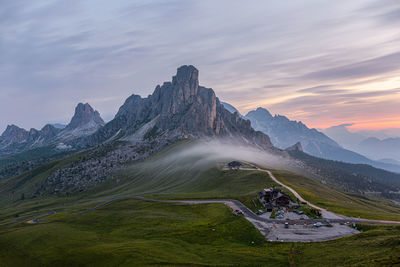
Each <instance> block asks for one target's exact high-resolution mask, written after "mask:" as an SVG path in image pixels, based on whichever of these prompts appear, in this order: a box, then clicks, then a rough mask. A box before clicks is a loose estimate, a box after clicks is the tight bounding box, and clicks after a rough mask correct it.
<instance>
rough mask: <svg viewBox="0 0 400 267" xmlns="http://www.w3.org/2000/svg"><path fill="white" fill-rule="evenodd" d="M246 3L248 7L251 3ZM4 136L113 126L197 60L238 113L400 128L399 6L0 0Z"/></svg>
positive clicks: (303, 0)
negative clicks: (59, 127)
mask: <svg viewBox="0 0 400 267" xmlns="http://www.w3.org/2000/svg"><path fill="white" fill-rule="evenodd" d="M250 3H251V4H250ZM0 7H1V8H0V114H1V115H0V131H2V130H4V129H5V127H6V125H7V124H12V123H13V124H17V125H19V126H21V127H24V128H28V129H29V128H31V127H35V128H41V127H42V126H43V125H44V124H45V123H48V122H50V123H55V122H61V123H67V122H68V120H69V119H70V118H71V116H72V115H73V110H74V107H75V105H76V104H77V103H78V102H89V103H90V104H91V105H92V106H93V107H94V108H95V109H97V110H99V112H100V113H101V114H102V116H103V117H104V118H105V119H111V118H112V117H113V116H114V114H115V113H116V111H117V110H118V108H119V106H120V105H121V104H122V103H123V101H124V100H125V99H126V98H127V97H128V96H129V95H131V94H132V93H135V94H141V95H142V96H147V95H148V94H151V93H152V91H153V90H154V88H155V86H156V85H157V84H161V83H162V82H164V81H168V80H170V79H171V76H172V75H174V73H175V72H176V68H177V67H178V66H180V65H183V64H193V65H195V66H196V67H197V68H198V69H199V70H200V83H201V84H202V85H204V86H207V87H212V88H213V89H214V90H215V91H216V93H217V96H219V98H220V99H222V100H223V101H226V102H229V103H231V104H233V105H235V106H236V107H237V108H238V109H239V110H240V111H241V112H242V113H246V112H247V111H249V110H251V109H254V108H256V107H258V106H262V107H265V108H267V109H269V110H270V111H271V113H273V114H275V113H276V114H283V115H286V116H288V117H289V118H291V119H296V120H301V121H303V122H305V123H306V124H307V125H308V126H311V127H317V128H325V127H329V126H332V125H337V124H342V123H354V125H353V126H352V128H353V129H385V128H400V1H398V0H369V1H368V0H363V1H361V0H352V1H348V0H341V1H339V0H338V1H331V0H318V1H316V0H296V1H278V0H276V1H272V0H268V1H267V0H260V1H232V0H219V1H215V0H202V1H194V0H193V1H190V0H181V1H166V0H155V1H154V0H143V1H131V0H114V1H108V0H79V1H78V0H68V1H64V0H42V1H30V0H25V1H22V0H13V1H9V0H0Z"/></svg>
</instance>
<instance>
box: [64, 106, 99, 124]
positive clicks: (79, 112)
mask: <svg viewBox="0 0 400 267" xmlns="http://www.w3.org/2000/svg"><path fill="white" fill-rule="evenodd" d="M89 123H92V124H98V125H104V121H103V119H102V118H101V117H100V113H99V112H98V111H97V110H94V109H93V108H92V107H91V106H90V105H89V103H86V104H83V103H79V104H78V105H77V106H76V108H75V114H74V116H73V117H72V119H71V122H70V123H69V124H68V125H67V127H66V130H72V129H76V128H79V127H82V126H84V125H87V124H89Z"/></svg>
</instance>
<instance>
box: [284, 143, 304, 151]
mask: <svg viewBox="0 0 400 267" xmlns="http://www.w3.org/2000/svg"><path fill="white" fill-rule="evenodd" d="M286 151H300V152H303V147H302V145H301V143H300V142H297V143H296V144H294V145H293V146H290V147H288V148H286Z"/></svg>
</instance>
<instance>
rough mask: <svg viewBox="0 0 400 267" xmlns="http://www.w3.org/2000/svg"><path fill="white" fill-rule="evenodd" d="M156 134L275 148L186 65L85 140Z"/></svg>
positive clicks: (88, 142) (131, 101) (131, 99)
mask: <svg viewBox="0 0 400 267" xmlns="http://www.w3.org/2000/svg"><path fill="white" fill-rule="evenodd" d="M155 137H157V138H165V139H179V138H208V137H217V138H218V137H220V138H230V139H236V140H239V141H240V142H244V143H251V144H255V145H258V146H260V147H262V148H272V147H273V146H272V144H271V142H270V140H269V138H268V136H267V135H265V134H263V133H261V132H257V131H255V130H253V128H252V127H251V126H250V122H249V121H247V120H244V119H242V118H240V116H239V115H238V114H232V113H230V112H229V111H227V110H226V109H225V108H224V106H223V105H222V104H221V103H220V101H219V100H218V98H217V97H216V96H215V93H214V91H213V90H212V89H210V88H205V87H203V86H200V85H199V71H198V70H197V69H196V68H195V67H193V66H186V65H185V66H182V67H180V68H178V70H177V74H176V75H175V76H174V77H173V78H172V82H165V83H164V84H163V85H161V86H160V85H158V86H157V87H156V88H155V90H154V92H153V94H152V95H150V96H148V97H147V98H142V97H140V96H138V95H132V96H130V97H129V98H128V99H127V100H126V101H125V103H124V104H123V105H122V106H121V107H120V109H119V111H118V113H117V114H116V116H115V118H114V119H113V120H112V121H110V122H109V123H107V124H106V125H105V126H104V127H103V128H101V129H99V131H97V132H96V133H95V134H93V135H92V136H89V137H88V138H85V139H83V140H81V141H82V144H85V145H94V144H98V143H101V142H104V141H107V140H116V139H120V140H126V141H132V142H137V141H143V140H146V139H152V138H155Z"/></svg>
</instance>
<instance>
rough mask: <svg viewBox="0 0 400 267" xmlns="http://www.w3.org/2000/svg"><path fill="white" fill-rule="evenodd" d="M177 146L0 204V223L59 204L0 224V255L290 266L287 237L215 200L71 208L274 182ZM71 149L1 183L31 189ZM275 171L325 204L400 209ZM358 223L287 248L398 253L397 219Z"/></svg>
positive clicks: (237, 192) (385, 214) (348, 262)
mask: <svg viewBox="0 0 400 267" xmlns="http://www.w3.org/2000/svg"><path fill="white" fill-rule="evenodd" d="M177 149H180V148H179V146H170V147H168V148H166V149H164V150H163V151H162V152H161V153H158V154H156V155H154V156H152V157H150V158H149V159H148V160H146V161H143V162H140V163H136V164H134V165H132V166H131V167H130V168H129V169H128V170H125V171H124V172H122V173H120V174H118V175H115V176H114V177H110V179H108V180H107V181H106V182H105V183H104V184H101V185H99V186H97V187H95V188H93V189H91V190H90V191H87V192H83V193H80V194H76V195H74V196H70V197H55V196H46V197H43V198H36V199H29V197H27V198H26V199H25V200H23V201H21V200H19V199H13V200H11V201H10V200H9V202H7V205H2V207H1V208H0V217H1V224H3V223H6V222H12V221H15V220H17V218H18V217H16V216H17V215H18V216H19V217H25V216H28V215H30V214H32V213H34V212H39V211H51V210H55V211H57V214H56V215H52V216H49V217H48V218H46V220H49V221H51V222H50V223H47V224H35V225H29V224H18V225H15V226H13V227H9V228H3V229H0V247H1V248H2V249H1V250H0V265H1V266H3V265H4V266H83V265H91V266H132V265H137V266H146V265H148V266H160V265H174V266H176V265H184V266H234V265H244V266H288V265H289V261H288V259H289V252H290V250H291V244H288V243H268V242H265V240H264V238H263V237H262V236H261V234H260V233H259V232H258V231H257V230H256V229H255V228H254V227H253V226H252V225H251V224H250V223H249V222H248V221H246V220H245V219H244V218H242V217H238V216H234V215H233V214H232V212H231V211H230V210H229V209H228V208H227V207H225V206H224V205H221V204H207V205H193V206H190V205H183V204H172V203H151V202H144V201H138V200H129V201H122V202H118V203H114V204H112V205H109V206H106V207H104V208H101V209H99V210H96V211H95V212H93V213H89V214H85V215H83V216H79V217H72V218H71V217H70V215H71V214H75V213H77V212H80V211H84V210H87V209H89V208H91V207H93V206H95V205H97V204H99V203H104V202H106V201H108V200H110V199H115V198H118V197H123V196H132V195H139V194H140V195H145V196H150V197H154V198H160V199H190V198H191V199H196V198H203V199H205V198H232V199H238V200H240V201H241V202H243V203H244V204H245V205H247V206H248V207H250V208H253V210H257V209H258V207H257V206H256V207H254V204H253V201H252V200H254V197H255V195H256V193H257V192H258V191H260V190H262V189H263V188H266V187H270V186H273V185H275V186H276V184H275V183H274V182H273V181H272V180H270V178H269V177H268V176H267V175H266V174H265V173H262V172H257V171H222V170H221V169H220V168H219V167H218V166H220V164H221V162H215V161H213V160H210V161H207V160H204V158H196V157H195V156H190V157H189V156H187V157H183V158H179V160H178V159H177V158H175V157H173V155H174V153H176V152H177ZM78 157H79V155H75V156H73V157H69V158H66V159H63V160H59V161H56V162H53V163H49V164H47V165H45V166H43V167H42V168H43V169H35V170H32V171H31V172H28V173H26V174H24V175H21V176H19V177H17V178H15V179H6V180H5V181H1V182H0V193H2V194H3V192H8V191H7V190H8V189H10V188H12V187H14V188H15V192H17V193H19V194H20V193H23V192H25V193H26V195H27V196H29V192H32V191H33V190H34V189H35V188H36V183H39V182H40V181H43V180H44V179H45V178H46V175H48V174H49V173H50V172H51V171H53V170H55V169H57V168H59V167H60V166H63V165H65V164H67V163H68V162H71V161H73V160H76V159H78ZM229 160H230V159H226V160H225V162H229ZM273 173H274V174H275V176H276V177H277V178H278V179H279V180H280V181H282V182H284V183H285V184H288V185H289V186H291V187H293V188H294V189H295V190H296V191H298V192H299V193H300V194H301V195H302V196H303V197H304V198H305V199H306V200H307V201H310V202H311V203H314V204H316V205H319V206H321V207H325V208H328V209H329V210H331V211H334V212H337V213H341V214H345V215H349V216H358V215H360V216H361V217H365V218H372V219H399V217H400V215H399V214H400V209H399V208H396V207H395V206H393V205H390V203H389V202H384V201H381V200H380V201H373V200H371V199H368V198H364V197H358V196H350V195H346V194H343V193H340V192H338V191H335V190H333V189H330V188H328V187H326V186H324V185H321V184H319V183H318V182H315V181H314V180H311V179H309V178H306V177H303V176H299V175H295V174H292V173H288V172H283V171H273ZM284 191H286V190H284ZM3 197H5V195H3ZM6 198H9V197H8V196H7V197H6ZM292 198H293V196H292ZM293 200H295V198H293ZM257 204H258V203H256V205H257ZM363 227H364V228H363V229H364V230H365V232H363V233H361V234H359V235H356V236H352V237H346V238H342V239H339V240H333V241H328V242H322V243H308V244H307V243H304V244H302V243H297V244H296V245H295V247H294V252H292V255H293V259H294V262H295V266H310V265H311V266H376V265H387V266H391V265H394V264H396V263H398V262H399V258H398V255H400V244H399V240H400V229H399V228H398V227H397V228H396V227H393V228H387V227H376V228H374V227H373V228H371V227H366V226H363ZM213 229H215V230H213ZM253 242H254V243H253Z"/></svg>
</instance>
